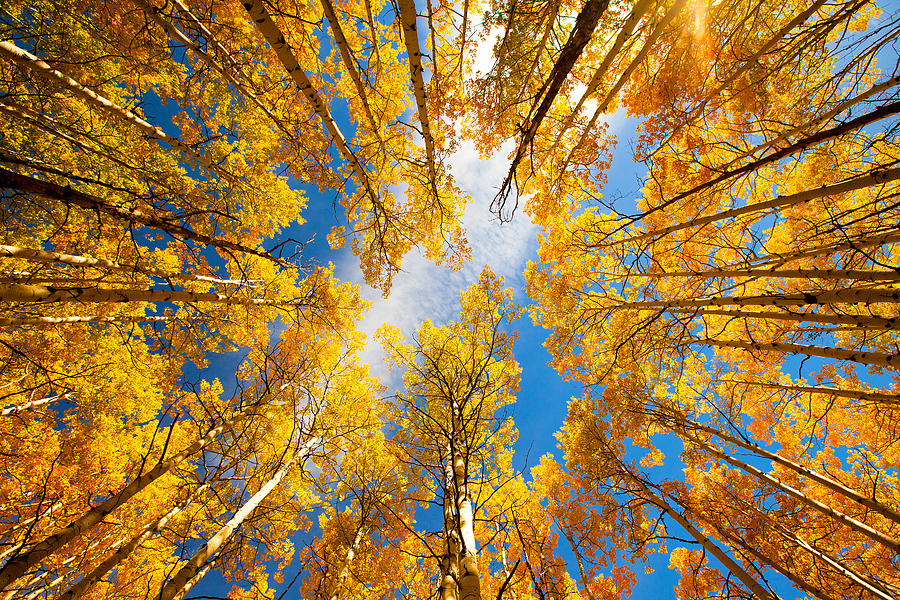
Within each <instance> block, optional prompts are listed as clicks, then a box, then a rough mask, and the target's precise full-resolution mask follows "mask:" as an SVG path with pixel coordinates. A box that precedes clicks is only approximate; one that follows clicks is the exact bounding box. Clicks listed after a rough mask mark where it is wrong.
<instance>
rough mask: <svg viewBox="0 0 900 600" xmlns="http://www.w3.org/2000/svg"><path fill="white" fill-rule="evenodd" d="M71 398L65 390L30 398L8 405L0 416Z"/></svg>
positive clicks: (0, 411) (0, 323) (0, 412)
mask: <svg viewBox="0 0 900 600" xmlns="http://www.w3.org/2000/svg"><path fill="white" fill-rule="evenodd" d="M2 321H3V319H0V325H2ZM69 399H71V395H70V394H69V393H68V392H67V393H65V394H57V395H55V396H47V397H46V398H41V399H40V400H31V401H30V402H24V403H22V404H19V405H16V406H9V407H7V408H4V409H3V410H0V417H8V416H9V415H17V414H19V413H23V412H25V411H29V410H32V409H35V408H37V407H39V406H43V405H45V404H50V403H51V402H58V401H59V400H69Z"/></svg>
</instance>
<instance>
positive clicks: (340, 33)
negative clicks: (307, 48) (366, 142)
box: [319, 0, 378, 135]
mask: <svg viewBox="0 0 900 600" xmlns="http://www.w3.org/2000/svg"><path fill="white" fill-rule="evenodd" d="M319 3H320V4H321V5H322V10H323V11H324V12H325V18H326V19H328V25H329V26H330V27H331V32H332V34H333V36H334V37H333V41H334V43H335V44H336V45H337V47H338V51H339V52H340V54H341V61H342V62H343V63H344V67H345V68H346V69H347V73H349V75H350V78H351V79H352V80H353V85H354V86H356V94H357V95H358V96H359V99H360V101H361V102H362V105H363V109H364V110H365V111H366V118H367V119H368V120H369V126H370V127H371V128H372V133H374V134H375V135H378V124H377V122H376V121H375V115H373V114H372V108H371V107H370V106H369V99H368V97H367V96H366V88H365V87H364V86H363V82H362V79H360V77H359V71H358V70H357V69H356V62H355V61H354V60H353V51H352V49H351V48H350V43H349V42H347V37H346V36H345V35H344V30H343V28H342V27H341V22H340V21H339V20H338V16H337V13H336V12H335V11H334V5H333V4H332V3H331V0H319Z"/></svg>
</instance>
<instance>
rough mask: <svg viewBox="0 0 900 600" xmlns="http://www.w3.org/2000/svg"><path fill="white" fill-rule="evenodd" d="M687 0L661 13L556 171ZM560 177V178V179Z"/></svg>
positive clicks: (565, 163) (565, 166) (561, 170)
mask: <svg viewBox="0 0 900 600" xmlns="http://www.w3.org/2000/svg"><path fill="white" fill-rule="evenodd" d="M686 1H687V0H675V3H674V4H672V7H671V8H670V9H669V10H668V11H667V12H666V14H665V15H663V18H662V19H661V20H660V21H659V22H658V23H657V24H656V26H655V27H654V28H653V31H651V32H650V35H649V36H647V39H646V40H645V41H644V45H643V46H641V49H640V50H639V51H638V53H637V56H635V57H634V58H633V59H632V60H631V62H630V63H629V64H628V66H627V67H625V70H624V71H622V73H621V74H620V75H619V78H618V79H617V80H616V83H614V84H613V86H612V87H611V88H610V89H609V91H608V92H607V94H606V96H605V97H604V98H603V100H602V101H601V102H600V103H599V104H598V105H597V108H596V109H595V110H594V115H593V116H592V117H591V120H590V121H588V124H587V125H586V126H585V128H584V130H582V132H581V136H580V137H579V138H578V141H577V142H576V143H575V145H574V146H572V149H571V150H569V154H568V155H566V160H564V161H563V163H562V165H561V166H560V168H559V169H557V172H559V173H565V172H566V170H567V169H568V168H569V164H570V163H571V162H572V158H573V157H574V156H575V153H576V152H578V150H579V149H580V148H581V147H582V146H584V144H585V142H586V141H587V139H588V135H589V134H590V131H591V130H592V129H593V127H594V124H595V123H596V122H597V120H598V119H599V118H600V116H601V115H603V114H604V113H605V112H606V110H607V109H608V108H609V105H610V103H611V102H612V101H613V98H615V97H616V94H618V93H619V90H621V89H622V86H624V85H625V83H626V82H627V81H628V79H629V78H630V77H631V74H632V73H633V72H634V71H635V69H637V68H638V66H640V65H641V64H644V60H645V59H646V58H647V54H649V53H650V50H651V49H652V48H653V45H654V44H655V43H656V40H657V39H659V36H660V35H661V34H662V32H663V29H665V27H666V26H668V24H669V23H671V22H672V19H674V18H675V17H676V15H678V13H680V12H681V11H682V9H683V8H684V5H685V4H686ZM561 180H562V178H560V181H561Z"/></svg>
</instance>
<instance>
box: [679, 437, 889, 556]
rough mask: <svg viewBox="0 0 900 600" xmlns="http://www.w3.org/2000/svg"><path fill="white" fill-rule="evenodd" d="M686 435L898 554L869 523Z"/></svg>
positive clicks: (735, 465)
mask: <svg viewBox="0 0 900 600" xmlns="http://www.w3.org/2000/svg"><path fill="white" fill-rule="evenodd" d="M688 437H689V439H691V441H693V442H694V443H696V444H697V445H698V446H700V447H702V448H704V449H705V450H706V451H708V452H709V453H710V454H712V455H713V456H716V457H718V458H720V459H722V460H724V461H725V462H727V463H728V464H730V465H732V466H734V467H737V468H738V469H741V470H742V471H744V472H746V473H749V474H751V475H753V476H754V477H756V478H757V479H759V480H760V481H762V482H763V483H767V484H768V485H770V486H772V487H773V488H775V489H776V490H778V491H780V492H782V493H784V494H786V495H788V496H790V497H791V498H794V499H795V500H798V501H800V502H802V503H803V504H805V505H806V506H808V507H810V508H812V509H814V510H816V511H818V512H819V513H821V514H823V515H825V516H828V517H831V518H832V519H834V520H835V521H837V522H839V523H843V524H844V525H846V526H847V527H849V528H850V529H852V530H854V531H856V532H857V533H860V534H862V535H864V536H866V537H867V538H869V539H870V540H872V541H874V542H877V543H879V544H881V545H883V546H885V547H887V548H890V549H891V550H892V551H893V552H896V553H898V554H900V541H898V540H896V539H894V538H892V537H891V536H889V535H887V534H885V533H883V532H881V531H878V530H877V529H875V528H873V527H871V526H870V525H867V524H866V523H862V522H861V521H858V520H857V519H854V518H853V517H850V516H847V515H845V514H844V513H842V512H840V511H838V510H835V509H833V508H832V507H830V506H828V505H827V504H824V503H822V502H819V501H818V500H815V499H813V498H810V497H809V496H807V495H806V494H804V493H803V492H801V491H800V490H797V489H796V488H794V487H792V486H790V485H787V484H786V483H783V482H782V481H781V480H779V479H778V478H776V477H773V476H772V475H769V474H768V473H764V472H763V471H761V470H760V469H757V468H756V467H754V466H753V465H749V464H747V463H745V462H744V461H742V460H738V459H736V458H734V457H733V456H730V455H729V454H728V453H726V452H722V451H721V450H719V449H718V448H716V447H715V446H713V445H711V444H708V443H706V442H703V441H702V440H699V439H697V438H694V437H692V436H688Z"/></svg>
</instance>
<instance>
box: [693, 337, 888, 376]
mask: <svg viewBox="0 0 900 600" xmlns="http://www.w3.org/2000/svg"><path fill="white" fill-rule="evenodd" d="M685 343H686V344H698V345H703V346H716V347H718V348H737V349H739V350H747V351H750V350H760V351H762V352H781V353H784V354H805V355H807V356H819V357H822V358H831V359H834V360H846V361H850V362H855V363H859V364H861V365H876V366H879V367H889V368H892V369H896V368H897V367H898V366H900V354H884V353H882V352H866V351H863V350H844V349H843V348H827V347H825V346H803V345H800V344H788V343H782V342H769V343H760V342H739V341H733V340H712V339H703V340H690V341H688V342H685Z"/></svg>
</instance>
